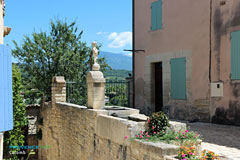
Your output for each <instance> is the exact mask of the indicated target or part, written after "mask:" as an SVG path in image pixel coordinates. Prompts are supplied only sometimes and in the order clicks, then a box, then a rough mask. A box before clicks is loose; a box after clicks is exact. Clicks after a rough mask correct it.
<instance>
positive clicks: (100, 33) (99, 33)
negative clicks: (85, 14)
mask: <svg viewBox="0 0 240 160" xmlns="http://www.w3.org/2000/svg"><path fill="white" fill-rule="evenodd" d="M107 33H108V32H97V35H102V34H107Z"/></svg>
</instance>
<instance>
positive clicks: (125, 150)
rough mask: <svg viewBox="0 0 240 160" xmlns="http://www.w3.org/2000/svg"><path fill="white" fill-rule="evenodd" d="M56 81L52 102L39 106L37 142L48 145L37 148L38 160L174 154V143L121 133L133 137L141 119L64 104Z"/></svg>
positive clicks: (156, 159)
mask: <svg viewBox="0 0 240 160" xmlns="http://www.w3.org/2000/svg"><path fill="white" fill-rule="evenodd" d="M57 81H58V80H57V79H55V81H54V83H56V84H53V89H52V90H54V92H53V94H52V102H48V103H43V105H42V106H41V111H40V116H41V117H42V118H43V124H42V125H40V126H39V130H41V131H42V139H41V140H39V142H38V144H39V146H50V148H49V149H40V150H39V152H38V157H39V159H40V160H74V159H76V160H115V159H116V160H118V159H119V160H142V159H144V160H161V159H164V156H165V155H175V154H176V153H177V149H178V147H177V146H174V145H168V144H164V143H151V142H141V141H136V140H130V139H127V140H125V138H124V137H125V136H128V137H133V136H134V135H135V134H136V132H139V131H140V130H142V129H143V127H144V122H135V121H131V120H127V119H122V118H116V117H112V116H109V115H108V111H107V110H94V109H87V108H86V107H84V106H78V105H74V104H69V103H65V102H64V101H65V99H66V98H65V97H66V95H64V94H65V91H64V90H65V84H64V83H62V82H61V83H60V84H57V83H58V82H57ZM61 97H62V98H61Z"/></svg>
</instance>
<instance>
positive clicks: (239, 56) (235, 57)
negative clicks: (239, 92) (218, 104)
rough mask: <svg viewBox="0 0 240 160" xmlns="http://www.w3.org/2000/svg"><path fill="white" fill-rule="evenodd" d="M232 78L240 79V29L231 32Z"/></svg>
mask: <svg viewBox="0 0 240 160" xmlns="http://www.w3.org/2000/svg"><path fill="white" fill-rule="evenodd" d="M231 79H232V80H240V31H236V32H232V33H231Z"/></svg>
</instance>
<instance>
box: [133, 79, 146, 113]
mask: <svg viewBox="0 0 240 160" xmlns="http://www.w3.org/2000/svg"><path fill="white" fill-rule="evenodd" d="M144 87H145V81H144V80H143V79H142V78H138V79H137V80H136V81H135V106H136V108H137V109H140V111H141V113H145V114H147V113H148V109H147V108H146V107H145V96H144Z"/></svg>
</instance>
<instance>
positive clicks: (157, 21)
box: [151, 0, 162, 31]
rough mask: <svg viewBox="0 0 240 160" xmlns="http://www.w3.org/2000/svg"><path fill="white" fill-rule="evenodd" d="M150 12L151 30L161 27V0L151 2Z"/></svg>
mask: <svg viewBox="0 0 240 160" xmlns="http://www.w3.org/2000/svg"><path fill="white" fill-rule="evenodd" d="M151 12H152V15H151V22H152V24H151V30H152V31H155V30H158V29H162V0H158V1H156V2H153V3H152V6H151Z"/></svg>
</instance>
